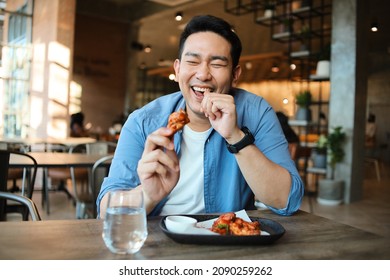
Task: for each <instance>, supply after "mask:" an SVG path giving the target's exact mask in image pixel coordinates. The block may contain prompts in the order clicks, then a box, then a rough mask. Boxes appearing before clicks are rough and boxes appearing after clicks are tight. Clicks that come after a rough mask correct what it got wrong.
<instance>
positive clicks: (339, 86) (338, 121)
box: [329, 0, 369, 203]
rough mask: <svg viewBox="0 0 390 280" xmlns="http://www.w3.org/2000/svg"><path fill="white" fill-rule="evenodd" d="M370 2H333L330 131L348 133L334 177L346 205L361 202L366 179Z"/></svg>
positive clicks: (350, 0) (347, 0)
mask: <svg viewBox="0 0 390 280" xmlns="http://www.w3.org/2000/svg"><path fill="white" fill-rule="evenodd" d="M367 8H368V7H367V1H364V0H338V1H333V11H332V56H331V62H332V65H331V90H330V106H329V131H331V130H332V129H333V128H334V127H337V126H342V127H343V128H344V131H345V132H346V134H347V141H346V144H345V153H346V155H345V158H344V161H343V162H342V163H340V164H338V166H337V168H336V169H337V170H336V174H335V177H336V179H342V180H344V181H345V193H344V202H345V203H350V202H353V201H356V200H359V199H361V197H362V189H363V179H364V125H362V124H364V123H365V115H366V99H367V76H368V74H367V61H368V51H367V43H366V42H367V39H366V38H367V34H368V32H369V31H368V28H369V25H368V24H367V16H366V14H365V13H366V12H367V10H368V9H367Z"/></svg>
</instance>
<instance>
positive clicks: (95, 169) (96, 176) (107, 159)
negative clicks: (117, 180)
mask: <svg viewBox="0 0 390 280" xmlns="http://www.w3.org/2000/svg"><path fill="white" fill-rule="evenodd" d="M113 158H114V155H108V156H104V157H102V158H100V159H98V160H97V161H96V162H95V164H94V165H93V166H92V174H91V181H90V186H91V188H90V189H91V192H92V198H93V200H92V201H89V202H90V203H92V208H93V217H96V216H97V208H96V199H97V196H98V194H99V192H100V187H101V185H102V183H103V179H104V177H106V176H107V175H108V172H109V170H110V166H111V160H112V159H113ZM102 168H104V169H103V170H102ZM100 171H104V173H103V172H100Z"/></svg>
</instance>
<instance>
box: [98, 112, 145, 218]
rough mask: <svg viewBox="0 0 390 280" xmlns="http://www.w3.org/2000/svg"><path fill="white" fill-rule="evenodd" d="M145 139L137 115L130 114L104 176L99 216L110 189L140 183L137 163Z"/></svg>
mask: <svg viewBox="0 0 390 280" xmlns="http://www.w3.org/2000/svg"><path fill="white" fill-rule="evenodd" d="M145 139H146V137H145V135H144V132H143V130H142V129H141V128H140V125H139V120H138V119H137V117H136V116H132V115H130V117H129V119H128V120H127V121H126V123H125V125H124V126H123V128H122V130H121V135H120V138H119V140H118V145H117V148H116V150H115V156H114V158H113V160H112V163H111V167H110V172H109V174H108V177H106V178H104V180H103V183H102V186H101V189H100V192H99V195H98V197H97V200H96V205H97V210H98V217H100V211H99V209H100V202H101V200H102V198H103V196H104V195H105V194H106V193H107V192H108V191H111V190H116V189H129V188H135V187H137V186H138V185H139V184H140V180H139V178H138V174H137V165H138V161H139V159H140V158H141V155H142V152H143V149H144V143H145Z"/></svg>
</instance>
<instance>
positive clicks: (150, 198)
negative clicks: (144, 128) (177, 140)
mask: <svg viewBox="0 0 390 280" xmlns="http://www.w3.org/2000/svg"><path fill="white" fill-rule="evenodd" d="M171 135H172V131H171V130H170V129H169V128H165V127H162V128H159V129H158V130H156V131H155V132H153V133H152V134H150V135H149V136H148V138H147V139H146V142H145V149H144V152H143V154H142V157H141V159H140V161H139V162H138V168H137V172H138V176H139V178H140V181H141V186H142V189H143V191H144V194H145V195H146V196H147V197H146V198H145V202H149V204H151V205H145V206H146V209H147V210H149V211H150V210H152V208H153V207H154V206H155V205H156V204H157V203H158V202H160V201H161V200H162V199H163V198H164V197H166V196H167V195H168V194H169V193H170V192H171V191H172V189H173V188H174V186H175V185H176V184H177V182H178V180H179V175H180V169H179V159H178V157H177V154H176V152H175V150H174V149H175V147H174V144H173V141H172V140H171V139H170V136H171Z"/></svg>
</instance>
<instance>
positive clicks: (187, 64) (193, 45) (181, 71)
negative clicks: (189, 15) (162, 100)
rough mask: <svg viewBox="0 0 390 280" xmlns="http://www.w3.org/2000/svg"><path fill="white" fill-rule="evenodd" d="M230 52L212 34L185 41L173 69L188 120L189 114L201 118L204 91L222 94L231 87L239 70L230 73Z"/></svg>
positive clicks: (221, 38) (219, 37)
mask: <svg viewBox="0 0 390 280" xmlns="http://www.w3.org/2000/svg"><path fill="white" fill-rule="evenodd" d="M230 49H231V47H230V44H229V42H228V41H226V40H225V39H224V38H223V37H221V36H219V35H218V34H216V33H213V32H198V33H194V34H192V35H190V36H189V37H188V38H187V40H186V42H185V44H184V47H183V52H182V56H181V58H180V60H178V59H177V60H176V61H175V64H174V68H175V72H176V80H177V81H178V82H179V86H180V89H181V91H182V93H183V96H184V98H185V100H186V104H187V113H188V114H189V115H190V118H191V115H193V114H196V115H198V116H201V117H202V118H203V117H204V115H203V113H201V112H200V104H201V102H202V100H203V94H204V92H205V91H206V90H208V91H210V92H216V93H221V94H226V93H229V91H230V88H231V87H232V86H235V83H236V81H237V79H238V77H239V75H240V73H241V69H240V67H239V66H238V67H236V69H234V71H233V65H232V57H231V55H230Z"/></svg>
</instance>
